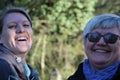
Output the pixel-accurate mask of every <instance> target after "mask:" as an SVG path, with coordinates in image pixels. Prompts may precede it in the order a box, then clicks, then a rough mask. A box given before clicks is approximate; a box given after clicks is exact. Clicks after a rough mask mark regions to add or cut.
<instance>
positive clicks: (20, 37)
mask: <svg viewBox="0 0 120 80" xmlns="http://www.w3.org/2000/svg"><path fill="white" fill-rule="evenodd" d="M15 40H16V41H27V37H25V36H19V37H17V38H16V39H15Z"/></svg>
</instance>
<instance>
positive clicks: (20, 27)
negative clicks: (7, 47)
mask: <svg viewBox="0 0 120 80" xmlns="http://www.w3.org/2000/svg"><path fill="white" fill-rule="evenodd" d="M16 31H17V33H22V32H24V31H25V29H24V27H23V26H22V25H18V26H17V29H16Z"/></svg>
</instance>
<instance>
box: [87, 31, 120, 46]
mask: <svg viewBox="0 0 120 80" xmlns="http://www.w3.org/2000/svg"><path fill="white" fill-rule="evenodd" d="M95 34H96V35H97V36H96V40H95V36H94V35H95ZM92 37H93V39H92ZM101 37H103V39H104V42H105V43H109V44H114V43H116V41H117V40H118V38H119V39H120V36H119V35H117V34H114V33H106V34H104V35H102V34H100V33H98V32H94V33H87V35H86V38H87V39H88V40H89V41H90V42H94V43H96V42H99V40H100V39H101ZM107 37H108V38H107ZM90 38H91V39H90ZM111 40H112V41H111Z"/></svg>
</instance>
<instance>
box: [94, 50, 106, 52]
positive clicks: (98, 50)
mask: <svg viewBox="0 0 120 80" xmlns="http://www.w3.org/2000/svg"><path fill="white" fill-rule="evenodd" d="M96 52H106V51H105V50H96Z"/></svg>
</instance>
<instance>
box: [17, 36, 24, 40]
mask: <svg viewBox="0 0 120 80" xmlns="http://www.w3.org/2000/svg"><path fill="white" fill-rule="evenodd" d="M23 39H26V37H19V38H17V40H23Z"/></svg>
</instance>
